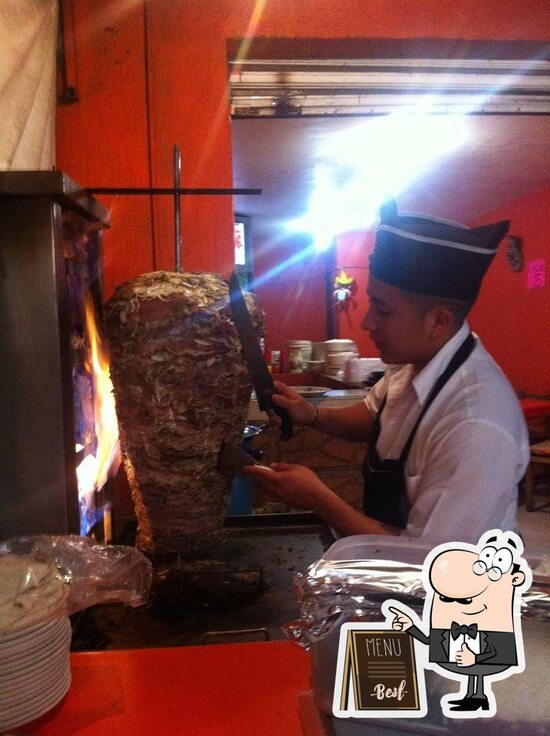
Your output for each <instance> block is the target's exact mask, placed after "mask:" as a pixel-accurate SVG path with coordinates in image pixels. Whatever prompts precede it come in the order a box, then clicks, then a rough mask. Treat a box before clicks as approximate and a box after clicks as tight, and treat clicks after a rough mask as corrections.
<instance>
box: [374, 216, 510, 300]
mask: <svg viewBox="0 0 550 736" xmlns="http://www.w3.org/2000/svg"><path fill="white" fill-rule="evenodd" d="M509 227H510V222H509V221H507V220H504V221H502V222H497V223H495V224H494V225H483V226H482V227H475V228H469V227H466V226H465V225H459V224H457V223H455V222H449V221H447V220H440V219H437V218H435V217H427V216H425V215H416V214H409V213H403V214H401V215H400V214H398V212H397V207H396V205H395V202H393V201H390V202H388V203H387V204H385V205H384V206H383V207H382V212H381V221H380V225H379V227H378V230H377V231H376V244H375V247H374V252H373V254H372V256H371V258H370V273H371V275H372V276H374V278H376V279H379V280H380V281H384V282H385V283H387V284H391V285H392V286H396V287H398V288H399V289H403V291H410V292H414V293H416V294H425V295H427V296H436V297H443V298H448V299H463V300H466V301H472V302H473V301H474V300H475V298H476V297H477V295H478V293H479V289H480V287H481V282H482V280H483V276H484V275H485V272H486V271H487V269H488V268H489V266H490V265H491V261H492V260H493V258H494V257H495V255H496V252H497V250H498V246H499V243H500V242H501V240H502V239H503V238H504V236H505V235H506V233H507V232H508V229H509Z"/></svg>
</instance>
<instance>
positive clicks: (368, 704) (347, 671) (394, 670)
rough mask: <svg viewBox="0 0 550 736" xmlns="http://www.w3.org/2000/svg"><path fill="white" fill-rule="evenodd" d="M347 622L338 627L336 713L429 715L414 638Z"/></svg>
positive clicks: (346, 715) (334, 710)
mask: <svg viewBox="0 0 550 736" xmlns="http://www.w3.org/2000/svg"><path fill="white" fill-rule="evenodd" d="M375 627H376V624H374V626H373V625H372V624H371V626H370V627H369V628H368V629H367V628H365V625H364V624H344V625H343V626H342V629H341V631H340V648H339V653H338V668H337V674H336V683H335V690H334V706H333V712H334V714H335V715H337V716H340V717H349V716H358V715H359V716H361V715H362V716H369V717H370V716H373V717H377V716H378V717H387V716H391V715H399V716H401V717H403V716H406V717H408V718H412V717H415V716H417V717H421V716H423V715H425V713H426V703H425V700H426V698H425V693H424V692H423V683H424V678H423V677H420V678H419V677H418V673H417V667H416V659H415V649H414V641H413V639H412V637H410V636H409V635H408V634H407V633H405V632H399V631H392V630H391V629H387V628H385V629H384V628H375Z"/></svg>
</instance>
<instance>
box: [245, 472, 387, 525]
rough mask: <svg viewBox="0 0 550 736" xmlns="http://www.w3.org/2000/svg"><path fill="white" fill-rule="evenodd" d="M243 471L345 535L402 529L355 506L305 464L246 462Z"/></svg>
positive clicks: (274, 492) (272, 491)
mask: <svg viewBox="0 0 550 736" xmlns="http://www.w3.org/2000/svg"><path fill="white" fill-rule="evenodd" d="M244 472H245V473H246V474H247V475H251V476H254V477H256V478H261V479H262V480H265V481H267V483H269V485H268V486H266V491H267V492H268V493H273V494H274V495H275V496H277V498H280V499H281V500H282V501H284V502H285V503H286V504H288V505H289V506H291V507H293V508H305V509H309V510H310V511H313V512H314V513H316V514H317V516H319V517H320V518H321V519H322V520H323V521H324V522H325V523H326V524H327V525H328V526H330V527H332V528H333V529H335V530H336V531H337V532H338V533H339V534H340V535H342V536H350V535H352V534H393V535H397V534H399V529H397V528H395V527H393V526H390V525H389V524H383V523H382V522H380V521H376V519H371V518H370V517H369V516H365V515H364V514H363V513H361V512H360V511H357V510H356V509H354V508H353V507H352V506H350V505H349V504H348V503H346V502H345V501H344V500H343V499H341V498H340V497H339V496H338V495H337V494H336V493H334V491H332V490H331V489H330V488H329V487H328V486H326V485H325V484H324V483H323V482H322V480H321V479H320V478H319V476H317V475H316V474H315V473H314V472H313V471H312V470H310V469H309V468H306V467H304V466H303V465H289V464H287V463H273V464H272V465H271V467H270V468H262V467H259V466H255V465H247V466H246V468H245V469H244Z"/></svg>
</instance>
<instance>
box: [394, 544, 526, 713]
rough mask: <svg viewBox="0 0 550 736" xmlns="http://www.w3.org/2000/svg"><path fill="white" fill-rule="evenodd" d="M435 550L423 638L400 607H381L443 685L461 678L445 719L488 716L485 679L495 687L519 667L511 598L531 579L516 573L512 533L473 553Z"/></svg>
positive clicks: (491, 705) (491, 709)
mask: <svg viewBox="0 0 550 736" xmlns="http://www.w3.org/2000/svg"><path fill="white" fill-rule="evenodd" d="M442 547H443V549H442V548H441V547H439V548H436V549H435V550H433V552H432V555H433V556H432V560H431V563H430V565H429V573H428V583H427V585H426V591H427V594H428V595H427V597H426V602H425V605H424V619H425V623H426V624H428V625H429V628H430V631H429V635H426V634H425V633H424V632H423V631H422V630H421V629H420V628H418V626H416V625H415V622H414V620H413V617H412V615H409V614H408V613H405V612H404V611H402V610H400V608H398V607H397V605H399V604H396V605H393V606H388V611H389V612H390V613H391V614H393V615H394V618H393V621H392V628H393V629H394V630H396V631H406V632H407V633H408V634H409V635H410V636H412V637H414V638H415V639H417V640H418V641H420V642H422V644H427V645H429V661H430V662H431V663H432V666H433V665H436V667H435V669H436V670H437V671H439V672H440V673H441V674H443V676H444V677H446V676H448V675H446V674H445V673H446V672H451V673H453V674H451V675H450V676H451V677H453V675H463V676H465V679H466V682H465V683H464V684H465V685H466V688H465V690H464V691H462V692H461V693H460V695H461V697H459V698H456V696H454V695H451V696H450V697H444V698H443V699H442V701H441V702H442V705H443V710H444V712H445V715H447V716H451V717H453V716H455V712H457V713H458V717H460V714H461V713H462V714H468V713H472V712H476V711H478V710H481V711H487V713H486V715H489V716H492V715H494V714H495V712H496V704H495V700H494V697H493V694H492V692H491V689H490V685H489V686H487V685H486V684H485V683H484V680H485V678H490V680H492V679H494V677H495V675H499V678H498V679H502V677H503V675H502V674H501V673H503V672H504V671H507V670H509V671H508V672H507V674H506V675H505V677H508V676H509V675H510V674H512V673H513V672H517V671H519V672H521V671H522V670H523V667H524V662H523V639H522V637H521V626H520V610H521V609H520V601H519V600H516V592H517V593H518V594H519V593H521V592H523V591H525V590H526V589H527V588H528V587H529V585H530V582H531V573H530V571H529V569H528V568H527V567H526V566H525V565H524V569H521V563H524V560H522V559H521V558H519V555H520V554H521V552H522V550H523V545H522V542H521V540H520V539H519V537H518V536H517V535H515V534H513V533H511V532H506V533H504V534H502V533H500V531H499V530H491V531H490V532H489V533H488V534H486V535H485V537H484V538H482V539H481V540H480V543H479V545H478V547H477V548H475V547H470V549H467V548H465V547H456V548H453V546H452V545H451V544H445V545H442ZM434 553H435V555H434ZM524 570H526V571H527V573H528V575H526V572H525V571H524ZM413 615H414V614H413ZM518 650H519V652H520V653H521V655H522V656H521V657H520V658H518ZM441 670H443V672H441ZM453 679H454V678H453ZM488 695H489V696H490V698H491V700H489V697H488ZM453 698H454V699H453ZM484 715H485V714H484Z"/></svg>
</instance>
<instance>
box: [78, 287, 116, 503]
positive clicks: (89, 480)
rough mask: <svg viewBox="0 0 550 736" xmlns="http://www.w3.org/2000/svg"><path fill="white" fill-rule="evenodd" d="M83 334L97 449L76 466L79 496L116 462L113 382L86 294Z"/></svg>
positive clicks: (101, 482) (100, 482)
mask: <svg viewBox="0 0 550 736" xmlns="http://www.w3.org/2000/svg"><path fill="white" fill-rule="evenodd" d="M84 314H85V325H86V336H87V341H88V344H89V356H90V357H89V364H88V365H87V366H86V367H87V368H88V369H89V370H90V372H91V374H92V381H93V394H94V396H93V408H94V424H95V435H96V441H97V448H96V452H95V454H88V455H87V456H86V457H85V458H84V460H83V461H82V462H81V463H80V465H79V466H78V468H77V471H76V473H77V478H78V487H79V491H80V496H81V497H82V496H87V495H90V494H91V493H93V491H94V490H96V489H99V488H102V486H103V485H104V484H105V483H106V481H107V478H108V477H109V476H110V475H114V474H115V473H116V471H117V470H118V468H119V465H120V445H119V441H118V421H117V416H116V409H115V397H114V395H113V384H112V383H111V379H110V376H109V358H108V355H107V352H106V350H105V349H104V348H103V345H102V341H101V336H100V334H99V330H98V326H97V319H96V314H95V309H94V305H93V301H92V299H91V297H90V296H89V295H87V296H86V298H85V301H84Z"/></svg>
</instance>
